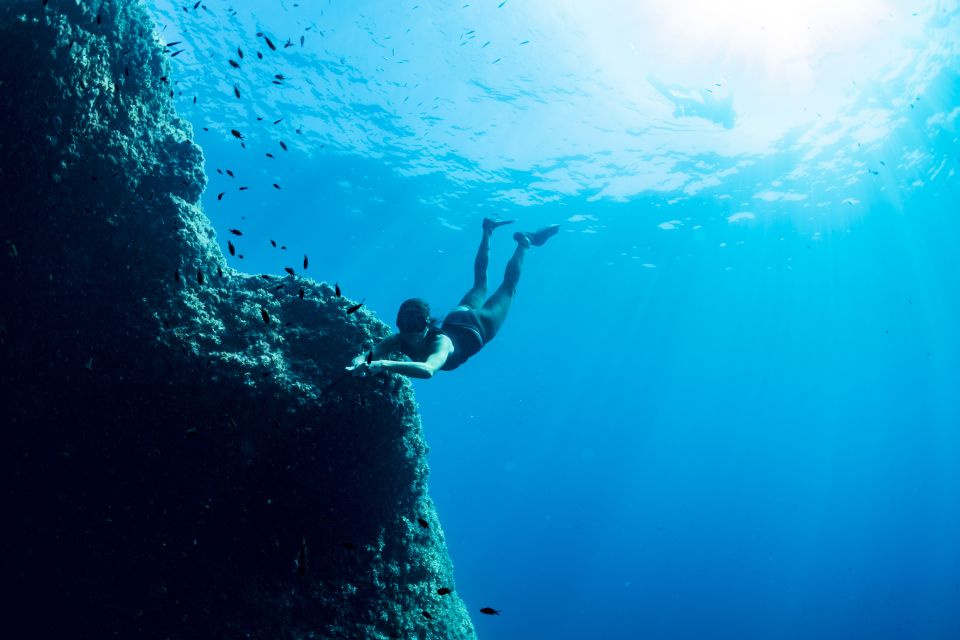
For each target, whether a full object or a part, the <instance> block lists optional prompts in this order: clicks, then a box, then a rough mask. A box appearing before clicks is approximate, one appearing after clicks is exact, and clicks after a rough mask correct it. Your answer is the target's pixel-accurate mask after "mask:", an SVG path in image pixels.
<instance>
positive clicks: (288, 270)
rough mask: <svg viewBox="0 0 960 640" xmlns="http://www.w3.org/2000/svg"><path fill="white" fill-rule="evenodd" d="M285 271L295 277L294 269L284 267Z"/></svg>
mask: <svg viewBox="0 0 960 640" xmlns="http://www.w3.org/2000/svg"><path fill="white" fill-rule="evenodd" d="M283 270H284V271H286V272H287V273H289V274H290V275H294V271H293V267H284V268H283Z"/></svg>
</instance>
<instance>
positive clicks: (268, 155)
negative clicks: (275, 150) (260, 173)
mask: <svg viewBox="0 0 960 640" xmlns="http://www.w3.org/2000/svg"><path fill="white" fill-rule="evenodd" d="M265 155H266V156H267V157H268V158H273V159H274V160H276V158H277V157H276V156H275V155H273V154H272V153H268V154H265Z"/></svg>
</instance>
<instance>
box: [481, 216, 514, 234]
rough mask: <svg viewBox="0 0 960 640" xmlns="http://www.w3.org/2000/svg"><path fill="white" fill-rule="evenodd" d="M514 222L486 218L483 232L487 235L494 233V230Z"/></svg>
mask: <svg viewBox="0 0 960 640" xmlns="http://www.w3.org/2000/svg"><path fill="white" fill-rule="evenodd" d="M512 222H513V220H494V219H493V218H484V219H483V230H484V231H485V232H487V233H493V230H494V229H496V228H497V227H502V226H503V225H505V224H511V223H512Z"/></svg>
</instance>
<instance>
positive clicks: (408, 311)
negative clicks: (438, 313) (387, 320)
mask: <svg viewBox="0 0 960 640" xmlns="http://www.w3.org/2000/svg"><path fill="white" fill-rule="evenodd" d="M424 327H430V328H431V329H434V330H437V329H439V328H440V326H439V324H438V323H437V319H436V318H432V317H430V304H429V303H427V301H426V300H424V299H423V298H410V299H409V300H404V301H403V302H402V303H401V304H400V310H399V311H397V328H398V329H400V331H401V332H408V331H411V332H416V331H423V329H424Z"/></svg>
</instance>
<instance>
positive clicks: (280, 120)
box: [273, 118, 283, 124]
mask: <svg viewBox="0 0 960 640" xmlns="http://www.w3.org/2000/svg"><path fill="white" fill-rule="evenodd" d="M281 122H283V118H280V119H279V120H274V121H273V124H280V123H281Z"/></svg>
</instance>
